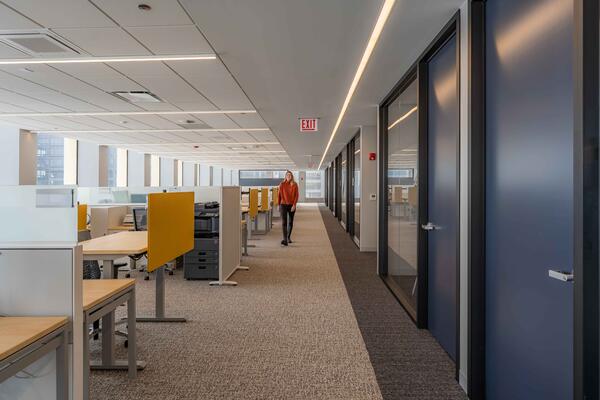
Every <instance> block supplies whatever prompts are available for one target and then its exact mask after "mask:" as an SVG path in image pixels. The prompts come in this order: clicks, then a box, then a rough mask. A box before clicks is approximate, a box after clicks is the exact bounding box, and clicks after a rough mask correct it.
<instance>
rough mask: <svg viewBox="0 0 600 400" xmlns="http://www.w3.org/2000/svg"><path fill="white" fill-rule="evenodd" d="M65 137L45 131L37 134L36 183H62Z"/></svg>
mask: <svg viewBox="0 0 600 400" xmlns="http://www.w3.org/2000/svg"><path fill="white" fill-rule="evenodd" d="M64 150H65V139H64V138H62V137H58V136H52V135H48V134H45V133H38V136H37V184H38V185H63V184H64V163H65V160H64Z"/></svg>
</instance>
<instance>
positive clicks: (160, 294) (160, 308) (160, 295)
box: [137, 265, 187, 322]
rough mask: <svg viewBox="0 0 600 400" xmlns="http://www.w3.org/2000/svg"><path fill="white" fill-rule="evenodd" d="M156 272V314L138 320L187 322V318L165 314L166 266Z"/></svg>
mask: <svg viewBox="0 0 600 400" xmlns="http://www.w3.org/2000/svg"><path fill="white" fill-rule="evenodd" d="M154 272H155V275H156V277H155V280H156V289H155V304H156V305H155V309H156V311H155V316H154V317H141V318H137V322H187V320H186V319H185V318H175V317H166V316H165V267H164V265H163V266H162V267H160V268H158V269H157V270H155V271H154Z"/></svg>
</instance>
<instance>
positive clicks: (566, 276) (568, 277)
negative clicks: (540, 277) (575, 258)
mask: <svg viewBox="0 0 600 400" xmlns="http://www.w3.org/2000/svg"><path fill="white" fill-rule="evenodd" d="M548 276H549V277H550V278H553V279H558V280H559V281H563V282H573V279H574V276H573V271H571V272H568V271H558V270H555V269H549V270H548Z"/></svg>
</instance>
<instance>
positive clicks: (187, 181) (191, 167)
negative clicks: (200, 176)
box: [183, 162, 196, 186]
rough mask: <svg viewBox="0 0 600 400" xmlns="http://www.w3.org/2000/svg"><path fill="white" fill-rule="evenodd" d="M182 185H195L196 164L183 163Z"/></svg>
mask: <svg viewBox="0 0 600 400" xmlns="http://www.w3.org/2000/svg"><path fill="white" fill-rule="evenodd" d="M183 186H196V164H194V163H193V162H184V163H183Z"/></svg>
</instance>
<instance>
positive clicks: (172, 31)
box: [127, 25, 213, 54]
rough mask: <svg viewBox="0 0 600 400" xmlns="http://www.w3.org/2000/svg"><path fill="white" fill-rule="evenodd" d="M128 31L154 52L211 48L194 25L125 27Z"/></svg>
mask: <svg viewBox="0 0 600 400" xmlns="http://www.w3.org/2000/svg"><path fill="white" fill-rule="evenodd" d="M127 30H128V31H129V33H131V34H132V35H133V36H135V37H136V39H137V40H139V41H140V42H141V43H143V44H144V46H146V47H147V48H149V49H150V51H152V52H153V53H154V54H203V53H212V52H213V50H212V48H211V47H210V45H209V44H208V42H207V41H206V40H205V39H204V37H203V36H202V35H201V34H200V32H199V31H198V29H196V27H195V26H194V25H186V26H152V27H149V26H142V27H131V28H127Z"/></svg>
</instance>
